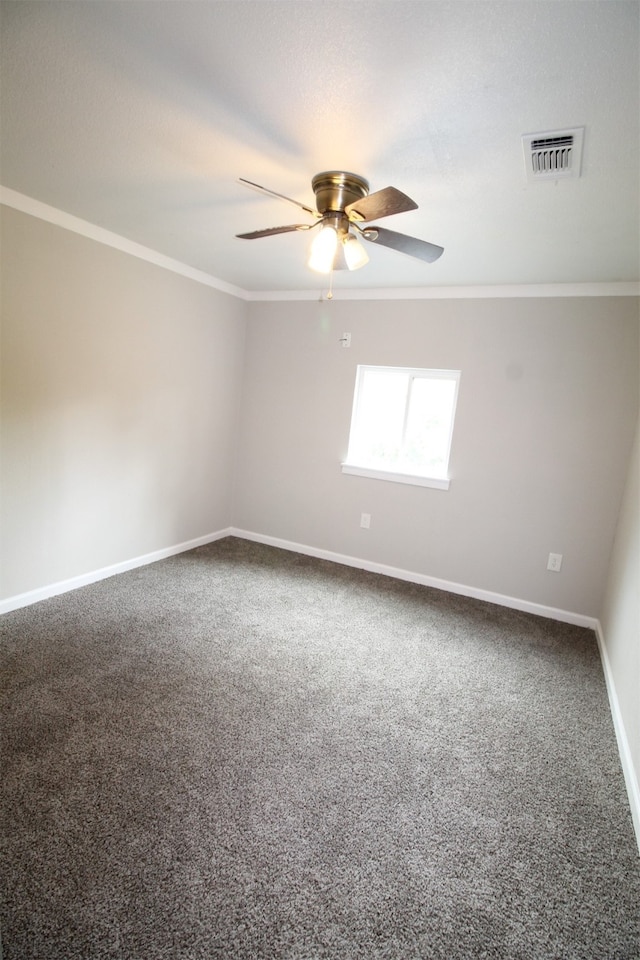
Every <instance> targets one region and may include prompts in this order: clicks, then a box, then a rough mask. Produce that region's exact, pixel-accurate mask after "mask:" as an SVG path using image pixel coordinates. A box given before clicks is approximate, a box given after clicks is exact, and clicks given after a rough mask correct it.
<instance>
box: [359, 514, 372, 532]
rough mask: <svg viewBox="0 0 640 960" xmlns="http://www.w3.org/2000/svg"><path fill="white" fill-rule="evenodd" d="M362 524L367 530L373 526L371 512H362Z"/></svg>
mask: <svg viewBox="0 0 640 960" xmlns="http://www.w3.org/2000/svg"><path fill="white" fill-rule="evenodd" d="M360 526H361V527H363V528H364V529H365V530H368V529H369V527H370V526H371V514H370V513H361V514H360Z"/></svg>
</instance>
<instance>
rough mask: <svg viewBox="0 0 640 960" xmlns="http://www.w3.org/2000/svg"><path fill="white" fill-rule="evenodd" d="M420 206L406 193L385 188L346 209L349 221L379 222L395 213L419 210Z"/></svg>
mask: <svg viewBox="0 0 640 960" xmlns="http://www.w3.org/2000/svg"><path fill="white" fill-rule="evenodd" d="M417 209H418V204H417V203H416V202H415V200H412V199H411V197H408V196H407V195H406V193H402V192H401V191H400V190H396V188H395V187H385V188H384V190H376V192H375V193H370V194H369V195H368V196H367V197H362V199H361V200H356V201H354V203H350V204H349V205H348V206H346V207H345V208H344V212H345V213H346V215H347V216H348V217H349V220H356V221H360V222H364V221H366V220H377V219H378V218H379V217H390V216H391V214H393V213H406V211H407V210H417Z"/></svg>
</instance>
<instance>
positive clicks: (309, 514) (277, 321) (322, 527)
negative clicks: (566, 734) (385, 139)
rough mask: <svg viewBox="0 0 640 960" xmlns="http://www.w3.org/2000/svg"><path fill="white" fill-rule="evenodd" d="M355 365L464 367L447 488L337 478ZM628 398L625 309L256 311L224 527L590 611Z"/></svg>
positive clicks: (335, 306) (589, 303)
mask: <svg viewBox="0 0 640 960" xmlns="http://www.w3.org/2000/svg"><path fill="white" fill-rule="evenodd" d="M346 331H349V332H350V333H351V335H352V346H351V348H350V349H344V348H342V347H341V345H340V343H339V338H340V336H341V335H342V333H343V332H346ZM358 363H369V364H390V365H401V366H422V367H443V368H455V369H460V370H461V371H462V376H461V382H460V393H459V398H458V409H457V416H456V425H455V431H454V438H453V446H452V454H451V475H452V478H453V479H452V483H451V487H450V489H449V491H442V490H434V489H429V488H424V487H416V486H406V485H403V484H397V483H388V482H385V481H379V480H373V479H369V478H363V477H355V476H347V475H343V474H342V473H341V470H340V461H341V459H342V458H343V457H344V456H345V453H346V449H347V440H348V434H349V421H350V414H351V403H352V397H353V387H354V379H355V370H356V365H357V364H358ZM637 395H638V302H637V299H636V298H566V299H565V298H558V299H528V300H527V299H502V300H464V299H461V300H450V301H443V300H422V301H409V300H399V301H395V302H394V301H370V302H363V301H341V302H337V301H334V302H332V303H327V302H324V303H315V302H312V303H310V302H280V303H256V304H251V305H250V311H249V322H248V328H247V348H246V358H245V373H244V389H243V409H242V421H241V432H240V444H239V453H238V470H237V480H236V497H235V506H234V524H235V526H236V527H239V528H242V529H245V530H248V531H251V532H254V533H258V534H261V535H263V536H273V537H277V538H282V539H284V540H289V541H293V542H295V543H299V544H303V545H307V546H312V547H314V548H320V549H323V550H328V551H333V552H336V553H338V554H343V555H347V556H352V557H357V558H361V559H365V560H367V561H372V562H378V563H381V564H386V565H390V566H392V567H397V568H400V569H403V570H407V571H411V572H413V573H417V574H421V575H424V576H429V577H437V578H442V579H444V580H447V581H450V582H453V583H458V584H462V585H465V586H471V587H474V588H476V589H481V590H486V591H490V592H494V593H498V594H502V595H506V596H510V597H514V598H519V599H522V600H526V601H528V602H531V603H536V604H542V605H544V606H549V607H554V608H559V609H561V610H566V611H572V612H574V613H578V614H581V615H585V616H590V617H597V616H598V615H599V612H600V606H601V600H602V595H603V589H604V583H605V579H606V571H607V566H608V563H609V556H610V552H611V548H612V542H613V535H614V530H615V523H616V517H617V511H618V508H619V504H620V498H621V495H622V490H623V486H624V482H625V476H626V470H627V463H628V459H629V452H630V448H631V442H632V437H633V430H634V425H635V420H636V417H637ZM361 512H366V513H370V514H371V516H372V521H371V528H370V529H369V530H362V529H360V526H359V520H360V514H361ZM549 552H554V553H561V554H563V555H564V562H563V567H562V570H561V572H560V573H550V572H548V571H547V570H546V561H547V556H548V554H549Z"/></svg>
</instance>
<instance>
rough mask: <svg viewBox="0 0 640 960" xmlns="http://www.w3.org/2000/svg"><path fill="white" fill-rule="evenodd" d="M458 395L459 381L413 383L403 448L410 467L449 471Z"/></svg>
mask: <svg viewBox="0 0 640 960" xmlns="http://www.w3.org/2000/svg"><path fill="white" fill-rule="evenodd" d="M455 393H456V381H455V380H431V379H427V378H425V377H419V378H415V379H414V380H413V382H412V388H411V401H410V404H409V412H408V417H407V425H406V433H405V438H404V447H403V454H404V459H405V460H406V462H407V466H408V467H412V468H413V469H416V468H424V471H425V472H427V473H434V474H436V475H439V474H442V473H443V472H444V471H445V469H446V466H447V459H448V453H449V436H450V428H451V415H452V411H453V403H454V400H455Z"/></svg>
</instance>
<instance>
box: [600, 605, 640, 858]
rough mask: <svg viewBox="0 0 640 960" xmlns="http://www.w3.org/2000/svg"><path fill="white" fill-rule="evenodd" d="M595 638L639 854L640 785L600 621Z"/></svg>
mask: <svg viewBox="0 0 640 960" xmlns="http://www.w3.org/2000/svg"><path fill="white" fill-rule="evenodd" d="M596 637H597V638H598V647H599V649H600V659H601V661H602V669H603V671H604V679H605V683H606V685H607V693H608V695H609V706H610V708H611V717H612V719H613V729H614V730H615V733H616V739H617V741H618V753H619V754H620V763H621V765H622V772H623V774H624V782H625V785H626V788H627V794H628V797H629V806H630V807H631V818H632V820H633V829H634V830H635V834H636V840H637V842H638V851H639V852H640V784H639V783H638V774H637V772H636V770H635V768H634V765H633V758H632V756H631V748H630V747H629V740H628V738H627V733H626V730H625V726H624V720H623V719H622V712H621V710H620V704H619V702H618V695H617V693H616V687H615V683H614V680H613V673H612V671H611V663H610V661H609V655H608V653H607V645H606V642H605V637H604V633H603V632H602V626H601V624H600V621H598V622H597V625H596Z"/></svg>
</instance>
